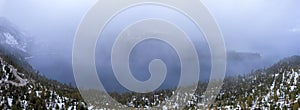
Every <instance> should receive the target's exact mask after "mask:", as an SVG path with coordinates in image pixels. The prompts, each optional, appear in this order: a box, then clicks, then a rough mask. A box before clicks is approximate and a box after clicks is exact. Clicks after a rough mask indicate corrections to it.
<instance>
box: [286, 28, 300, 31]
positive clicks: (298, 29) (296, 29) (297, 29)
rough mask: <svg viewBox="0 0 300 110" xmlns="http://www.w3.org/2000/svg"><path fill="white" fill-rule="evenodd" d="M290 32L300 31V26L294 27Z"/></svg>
mask: <svg viewBox="0 0 300 110" xmlns="http://www.w3.org/2000/svg"><path fill="white" fill-rule="evenodd" d="M289 32H300V27H294V28H292V29H289Z"/></svg>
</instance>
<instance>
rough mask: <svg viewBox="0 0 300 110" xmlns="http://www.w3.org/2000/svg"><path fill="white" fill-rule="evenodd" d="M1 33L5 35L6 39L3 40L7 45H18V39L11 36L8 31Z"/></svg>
mask: <svg viewBox="0 0 300 110" xmlns="http://www.w3.org/2000/svg"><path fill="white" fill-rule="evenodd" d="M3 35H4V36H5V38H6V40H5V42H6V43H7V44H9V45H18V44H19V43H18V41H17V40H16V39H15V37H14V36H12V35H11V34H10V33H7V32H6V33H3Z"/></svg>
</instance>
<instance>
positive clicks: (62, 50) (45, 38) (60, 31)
mask: <svg viewBox="0 0 300 110" xmlns="http://www.w3.org/2000/svg"><path fill="white" fill-rule="evenodd" d="M0 1H1V0H0ZM25 1H26V3H23V2H25ZM250 1H251V2H250ZM94 2H95V0H78V1H73V0H64V1H62V0H44V1H37V0H24V1H17V0H4V2H3V1H1V2H0V7H1V8H0V16H3V17H5V18H7V19H8V20H10V21H11V22H13V23H14V24H16V25H17V26H19V28H20V29H22V30H24V31H26V32H27V33H29V35H30V36H32V38H33V40H34V44H33V45H34V46H33V47H32V48H31V50H30V51H29V52H30V54H31V55H32V56H33V57H32V58H31V59H29V60H28V61H29V62H30V64H32V66H33V67H34V68H35V69H37V70H39V71H40V72H41V74H43V75H45V76H47V77H49V78H52V79H56V80H58V81H61V82H64V83H69V82H72V83H74V77H73V72H72V46H73V38H74V35H75V33H76V29H77V26H78V25H79V24H80V21H81V18H82V17H83V16H84V14H85V13H86V11H87V10H88V9H89V8H90V7H91V6H92V5H93V3H94ZM203 2H204V4H205V5H206V6H207V7H208V8H209V10H210V11H211V13H212V15H213V16H214V17H215V18H216V21H217V23H218V24H219V26H220V29H221V31H222V33H223V35H224V40H225V44H226V48H227V50H228V65H227V73H226V75H238V74H246V73H249V72H251V70H254V69H257V68H263V67H268V66H270V65H272V64H274V63H276V62H277V61H279V60H280V59H282V58H285V57H289V56H292V55H300V50H299V42H300V37H299V36H300V31H299V30H300V20H299V19H298V18H300V14H299V12H297V11H298V10H299V7H298V6H297V4H299V1H296V0H291V1H284V2H281V1H280V0H274V1H272V3H270V2H259V1H258V0H245V1H244V2H245V3H244V2H242V1H234V0H228V1H227V2H226V3H216V2H222V1H220V0H211V1H209V0H204V1H203ZM258 2H259V3H258ZM237 4H240V5H241V6H239V5H237ZM248 5H251V8H249V7H250V6H248ZM253 7H255V8H253ZM20 10H22V11H20ZM153 10H156V11H155V13H157V14H156V15H157V16H159V15H160V14H161V15H162V14H163V13H162V12H163V11H157V10H161V9H159V8H156V9H153ZM160 12H161V13H160ZM135 13H143V11H138V10H135ZM170 13H172V12H170ZM139 15H141V16H140V17H143V16H142V15H143V14H139ZM144 16H147V15H146V14H144ZM140 17H139V16H137V17H136V19H137V18H140ZM170 17H171V18H173V20H174V21H175V22H176V23H178V24H185V25H183V26H185V27H187V29H186V30H187V31H189V34H191V35H195V36H197V35H198V34H199V32H198V31H196V30H197V29H195V28H189V27H193V24H190V23H189V22H188V21H186V20H183V18H184V17H185V16H182V15H179V14H177V13H172V14H170ZM126 19H127V20H128V18H124V20H123V21H122V20H121V21H120V22H119V23H124V22H125V21H126ZM132 19H134V18H132ZM118 25H120V24H118ZM118 25H116V26H118ZM111 28H114V27H111ZM114 32H115V31H110V32H109V33H114ZM108 35H111V34H108ZM109 40H112V39H108V41H109ZM193 42H194V43H195V45H196V47H198V48H197V51H198V54H199V59H200V61H201V78H200V79H202V80H206V79H208V78H209V73H210V63H211V62H210V53H209V47H208V45H207V44H206V42H205V39H204V38H203V36H202V38H199V39H195V38H194V39H193ZM105 43H107V41H105V42H104V43H103V42H102V43H101V42H100V44H101V45H100V47H101V48H99V50H97V51H105V49H107V48H108V47H109V45H108V44H107V45H106V44H105ZM144 48H148V49H144ZM149 48H151V49H149ZM101 49H102V50H101ZM151 53H152V54H151ZM98 56H100V57H98ZM96 57H97V58H99V59H100V60H99V61H98V60H97V61H96V64H97V66H98V68H97V69H98V71H101V75H100V78H101V79H102V82H104V83H106V84H107V85H110V84H112V82H115V81H114V78H113V76H112V75H111V71H110V69H111V68H109V67H110V66H111V65H109V64H106V63H105V62H108V61H105V62H101V59H106V60H107V59H109V56H101V53H96ZM156 57H161V58H162V59H165V60H166V63H167V66H168V71H169V72H170V74H169V73H168V75H169V76H168V77H169V78H168V80H169V82H173V81H174V80H177V79H178V77H180V76H178V74H179V73H180V72H178V71H180V68H179V67H180V66H178V64H179V61H178V59H177V56H176V54H175V52H174V50H172V48H170V46H169V45H167V44H165V43H162V42H159V41H148V42H144V43H141V44H140V45H138V47H136V48H135V51H134V52H133V53H132V57H131V59H130V60H131V62H132V63H131V64H130V65H131V69H132V71H133V73H134V75H135V77H136V78H137V79H140V80H146V79H147V78H148V77H149V73H148V71H147V70H148V69H146V70H145V68H146V67H148V63H149V62H148V60H150V59H151V58H156ZM144 58H145V59H144ZM139 59H143V60H142V61H141V60H139ZM102 73H104V74H102ZM105 73H106V74H105ZM139 73H142V74H139ZM175 82H176V81H175ZM174 84H176V83H174ZM174 84H173V83H172V84H171V83H167V82H166V83H165V85H163V86H164V87H168V86H173V85H174ZM113 85H118V83H114V84H113ZM111 87H112V88H108V89H109V90H110V91H116V90H118V89H119V87H118V86H115V87H113V86H111Z"/></svg>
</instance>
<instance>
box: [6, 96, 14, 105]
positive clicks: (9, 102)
mask: <svg viewBox="0 0 300 110" xmlns="http://www.w3.org/2000/svg"><path fill="white" fill-rule="evenodd" d="M7 101H8V106H10V107H11V106H12V101H13V99H12V98H7Z"/></svg>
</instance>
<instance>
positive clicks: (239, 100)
mask: <svg viewBox="0 0 300 110" xmlns="http://www.w3.org/2000/svg"><path fill="white" fill-rule="evenodd" d="M299 76H300V56H292V57H289V58H285V59H283V60H281V61H279V62H278V63H276V64H274V65H273V66H271V67H269V68H265V69H259V70H256V71H254V72H252V73H249V74H246V75H239V76H230V77H226V78H225V79H224V85H223V87H222V89H221V91H220V93H219V95H218V96H217V98H216V101H215V103H214V104H213V105H211V106H206V105H204V104H203V103H201V101H202V100H203V99H202V98H201V97H202V93H203V91H204V90H205V88H206V85H207V83H205V82H202V83H200V84H199V86H198V90H197V91H196V94H174V91H173V90H161V91H156V92H153V93H147V94H137V93H123V94H118V93H111V96H112V97H114V98H115V99H116V100H118V101H119V102H120V103H122V104H124V105H126V106H127V107H136V108H149V107H161V105H160V104H161V103H162V102H164V101H166V100H168V99H170V96H172V95H181V96H182V95H184V96H186V97H188V96H191V95H192V96H193V100H190V101H186V105H187V106H186V107H185V108H186V109H199V107H201V106H203V105H204V106H206V107H208V108H211V109H271V110H274V109H298V108H299V105H300V96H299V95H300V94H299V93H300V77H299ZM177 100H185V99H177ZM173 102H175V103H172V104H170V106H162V107H163V109H177V108H179V106H178V104H177V103H176V102H178V101H176V100H175V101H173ZM100 108H103V107H100Z"/></svg>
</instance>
